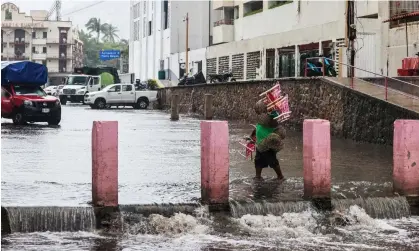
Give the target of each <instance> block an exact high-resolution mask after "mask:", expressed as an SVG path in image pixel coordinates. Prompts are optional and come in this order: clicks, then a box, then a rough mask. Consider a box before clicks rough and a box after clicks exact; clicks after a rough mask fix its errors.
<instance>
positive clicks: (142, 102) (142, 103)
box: [136, 98, 148, 109]
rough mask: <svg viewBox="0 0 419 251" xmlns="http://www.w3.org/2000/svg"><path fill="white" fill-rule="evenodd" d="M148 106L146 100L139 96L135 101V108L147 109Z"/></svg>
mask: <svg viewBox="0 0 419 251" xmlns="http://www.w3.org/2000/svg"><path fill="white" fill-rule="evenodd" d="M147 107H148V100H147V99H145V98H140V99H138V101H137V105H136V109H147Z"/></svg>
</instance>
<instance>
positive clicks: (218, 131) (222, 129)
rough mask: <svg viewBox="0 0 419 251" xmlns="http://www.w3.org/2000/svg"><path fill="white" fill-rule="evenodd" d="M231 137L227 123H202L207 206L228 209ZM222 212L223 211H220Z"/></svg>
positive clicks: (203, 176)
mask: <svg viewBox="0 0 419 251" xmlns="http://www.w3.org/2000/svg"><path fill="white" fill-rule="evenodd" d="M229 165H230V161H229V136H228V122H227V121H201V197H202V202H203V203H205V204H209V205H213V206H214V207H217V206H218V208H222V207H223V205H225V206H227V207H228V197H229ZM220 210H221V209H220Z"/></svg>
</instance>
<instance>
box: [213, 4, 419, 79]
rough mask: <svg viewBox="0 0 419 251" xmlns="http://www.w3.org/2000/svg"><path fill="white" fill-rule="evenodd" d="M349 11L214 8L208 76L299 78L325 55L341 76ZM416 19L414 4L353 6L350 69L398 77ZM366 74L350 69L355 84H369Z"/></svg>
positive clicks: (414, 36) (413, 47)
mask: <svg viewBox="0 0 419 251" xmlns="http://www.w3.org/2000/svg"><path fill="white" fill-rule="evenodd" d="M347 4H348V3H347V1H300V0H294V1H267V0H265V1H256V0H253V1H218V0H217V1H215V0H213V11H214V12H215V15H216V16H215V19H216V20H214V21H215V22H214V23H213V42H214V44H215V45H214V46H210V47H208V48H207V52H206V54H207V74H208V73H221V72H225V71H227V70H228V69H232V70H233V74H234V76H235V77H236V78H237V79H246V80H248V79H257V78H278V77H298V76H304V62H305V59H306V58H309V57H317V56H319V55H324V56H330V57H332V58H333V59H335V60H337V61H339V62H340V63H338V64H336V65H335V68H336V70H337V72H338V74H339V75H341V76H346V75H347V67H346V66H345V65H343V64H341V63H349V56H348V55H349V52H348V36H347V29H348V27H347V24H346V21H347V16H346V15H347ZM415 13H416V14H415ZM418 13H419V2H418V1H391V2H390V1H356V2H355V8H354V14H355V26H354V28H355V30H356V39H355V51H356V53H355V66H356V67H357V68H360V69H364V70H367V71H369V72H374V73H380V74H388V75H389V76H396V75H397V69H398V68H401V62H402V59H403V58H404V57H407V56H414V55H415V54H416V53H418V48H419V46H418V43H419V28H418V27H419V22H418V21H419V14H418ZM389 19H391V20H393V21H391V22H388V21H389ZM369 72H366V71H362V70H358V69H356V70H355V76H358V77H372V76H375V75H374V74H371V73H369Z"/></svg>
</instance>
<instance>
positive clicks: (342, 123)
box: [159, 78, 419, 144]
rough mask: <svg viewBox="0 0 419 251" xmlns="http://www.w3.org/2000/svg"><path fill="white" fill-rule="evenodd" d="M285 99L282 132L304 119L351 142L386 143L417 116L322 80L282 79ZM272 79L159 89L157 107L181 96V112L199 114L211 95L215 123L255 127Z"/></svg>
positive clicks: (298, 127)
mask: <svg viewBox="0 0 419 251" xmlns="http://www.w3.org/2000/svg"><path fill="white" fill-rule="evenodd" d="M280 83H281V88H282V90H283V92H285V93H287V94H288V95H289V102H290V104H289V105H290V110H291V112H292V114H291V118H290V120H288V121H287V122H286V125H287V127H289V128H294V129H296V130H301V129H302V123H303V121H304V119H309V118H321V119H327V120H329V121H330V123H331V132H332V135H335V136H338V137H345V138H350V139H353V140H356V141H367V142H372V143H382V144H391V143H392V141H393V122H394V120H396V119H419V114H418V113H415V112H412V111H409V110H406V109H404V108H401V107H398V106H395V105H392V104H389V103H387V102H385V101H382V100H379V99H376V98H373V97H370V96H368V95H365V94H362V93H359V92H357V91H353V90H351V89H349V88H346V87H342V86H340V85H337V84H333V83H330V82H328V81H327V80H325V79H322V78H298V79H294V78H288V79H281V80H280ZM274 84H275V81H274V80H266V81H246V82H235V83H222V84H206V85H196V86H192V87H191V86H187V87H171V88H165V89H162V90H160V92H159V97H160V99H159V107H160V108H161V109H168V108H170V101H171V98H170V97H171V95H172V94H173V93H176V94H178V95H179V96H180V112H181V113H192V114H200V115H202V114H203V110H204V94H207V93H208V94H213V95H214V98H213V104H214V117H215V118H216V119H227V120H235V121H237V120H240V121H245V122H248V123H254V122H255V117H256V116H255V112H254V109H253V108H254V105H255V103H256V102H257V101H258V100H259V99H260V97H259V94H260V93H262V92H264V91H265V90H267V89H269V88H270V87H272V86H273V85H274Z"/></svg>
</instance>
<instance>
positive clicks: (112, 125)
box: [92, 121, 118, 207]
mask: <svg viewBox="0 0 419 251" xmlns="http://www.w3.org/2000/svg"><path fill="white" fill-rule="evenodd" d="M92 202H93V205H94V206H95V207H117V206H118V122H117V121H94V122H93V130H92Z"/></svg>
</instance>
